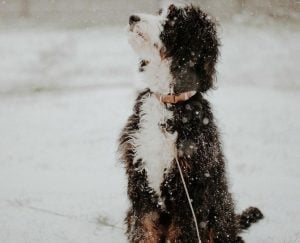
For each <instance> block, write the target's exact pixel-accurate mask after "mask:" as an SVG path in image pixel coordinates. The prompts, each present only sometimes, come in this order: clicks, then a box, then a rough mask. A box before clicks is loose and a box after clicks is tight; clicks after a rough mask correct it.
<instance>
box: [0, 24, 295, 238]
mask: <svg viewBox="0 0 300 243" xmlns="http://www.w3.org/2000/svg"><path fill="white" fill-rule="evenodd" d="M221 40H222V43H223V47H222V50H221V53H222V57H221V59H220V64H219V66H218V70H219V74H218V87H219V88H218V89H217V90H215V91H212V92H210V93H209V94H208V96H207V97H208V99H209V100H210V101H211V102H212V103H213V105H214V110H215V114H216V117H217V120H218V124H219V127H220V129H221V131H222V136H223V141H224V147H225V154H226V156H227V158H228V172H229V177H230V182H231V190H232V192H233V193H234V198H235V200H236V203H237V206H238V210H242V209H244V208H245V207H247V206H249V205H255V206H258V207H259V208H261V209H262V211H263V212H264V214H265V219H264V220H263V221H262V222H260V223H259V224H257V225H255V226H253V227H251V229H250V231H249V232H247V233H245V234H244V238H245V240H246V242H250V243H274V242H275V243H277V242H278V243H288V242H291V243H294V242H300V207H299V201H300V190H299V186H300V165H299V159H300V156H299V144H300V138H299V132H300V114H299V102H300V96H299V93H300V81H299V76H300V71H299V62H300V58H299V57H300V49H299V44H298V43H299V42H300V31H299V29H297V28H296V27H291V28H285V27H284V26H280V25H279V26H275V25H272V27H270V26H267V25H252V26H249V25H244V24H241V23H236V24H234V25H232V24H230V25H229V24H228V25H226V26H224V27H223V28H222V30H221ZM0 53H1V59H0V134H1V139H0V149H1V152H0V243H35V242H45V243H68V242H72V243H82V242H86V243H96V242H97V243H99V242H103V243H106V242H109V243H121V242H126V240H125V237H124V234H123V228H124V225H123V223H122V221H123V218H124V213H125V210H126V208H127V205H128V202H127V199H126V180H125V177H124V170H123V168H122V166H121V165H120V164H119V163H118V161H117V159H116V156H115V151H116V139H117V136H118V134H119V132H120V129H121V127H122V126H123V124H124V122H125V120H126V119H127V116H128V115H129V114H130V112H131V106H132V103H133V99H134V95H135V87H136V83H137V81H135V79H136V78H135V74H134V70H135V68H136V66H135V63H136V61H135V57H134V56H133V54H132V52H131V50H130V48H129V46H128V45H127V42H126V39H125V35H124V33H123V30H122V29H121V28H101V29H96V28H95V29H88V30H79V29H78V30H62V29H61V30H54V29H52V30H50V29H48V30H42V29H24V30H18V31H8V30H6V31H4V30H2V31H1V32H0Z"/></svg>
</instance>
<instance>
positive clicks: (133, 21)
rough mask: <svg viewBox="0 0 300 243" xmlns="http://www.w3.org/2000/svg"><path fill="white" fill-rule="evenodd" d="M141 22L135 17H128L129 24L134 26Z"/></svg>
mask: <svg viewBox="0 0 300 243" xmlns="http://www.w3.org/2000/svg"><path fill="white" fill-rule="evenodd" d="M140 20H141V18H140V17H139V16H137V15H131V16H130V17H129V24H134V23H136V22H139V21H140Z"/></svg>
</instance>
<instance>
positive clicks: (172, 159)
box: [119, 4, 263, 243]
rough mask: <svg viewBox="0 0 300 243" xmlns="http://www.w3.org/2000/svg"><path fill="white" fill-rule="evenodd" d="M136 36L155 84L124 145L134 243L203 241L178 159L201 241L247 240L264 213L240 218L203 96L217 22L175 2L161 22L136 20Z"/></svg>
mask: <svg viewBox="0 0 300 243" xmlns="http://www.w3.org/2000/svg"><path fill="white" fill-rule="evenodd" d="M128 35H129V42H130V44H131V45H132V47H133V49H134V51H135V52H136V53H137V55H138V56H139V57H140V72H141V73H142V74H143V77H144V79H145V81H146V83H147V86H148V88H147V89H146V90H144V91H143V92H141V93H140V94H139V95H138V97H137V99H136V103H135V106H134V110H133V114H132V115H131V116H130V117H129V119H128V121H127V124H126V126H125V128H124V129H123V131H122V134H121V137H120V145H119V152H120V154H121V160H122V161H123V162H124V164H125V166H126V172H127V176H128V196H129V199H130V202H131V207H130V209H129V211H128V214H127V217H126V221H125V222H126V224H127V235H128V240H129V242H131V243H138V242H139V243H140V242H142V243H158V242H171V243H175V242H178V243H180V242H183V243H193V242H199V241H198V239H197V231H196V228H195V224H194V221H193V216H192V212H191V209H190V207H189V202H188V199H187V195H186V192H185V190H184V187H183V181H182V179H181V177H180V173H179V170H178V166H177V164H176V159H177V161H178V162H179V164H180V167H181V169H182V171H183V176H184V180H185V182H186V185H187V188H188V192H189V194H190V197H191V202H192V205H193V208H194V211H195V215H196V218H197V221H198V226H199V227H198V228H199V232H200V236H201V242H202V243H208V242H211V243H212V242H214V243H227V242H228V243H233V242H244V241H243V240H242V238H241V237H240V236H239V233H241V231H242V230H243V229H246V228H248V227H249V226H250V224H251V223H254V222H256V221H258V220H259V219H261V218H262V217H263V215H262V213H261V212H260V210H259V209H257V208H253V207H250V208H249V209H247V210H245V211H244V212H243V213H242V214H241V215H236V214H235V212H234V204H233V200H232V197H231V194H230V193H229V192H228V186H227V179H226V174H225V159H224V156H223V152H222V146H221V144H220V140H219V134H218V129H217V127H216V125H215V122H214V117H213V114H212V111H211V108H210V104H209V102H208V101H207V100H206V99H204V98H203V93H205V92H206V91H207V90H208V89H210V88H211V87H212V86H213V80H214V74H215V65H216V61H217V57H218V46H219V43H218V38H217V35H216V27H215V24H214V23H213V21H212V20H211V19H210V18H209V16H208V15H207V14H205V13H204V12H202V11H201V10H200V9H199V8H197V7H194V6H192V5H184V6H180V5H173V4H172V5H170V6H168V7H167V8H165V9H163V10H161V11H160V12H159V14H158V15H157V16H154V15H147V14H139V15H132V16H131V17H130V19H129V27H128Z"/></svg>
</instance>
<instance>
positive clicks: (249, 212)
mask: <svg viewBox="0 0 300 243" xmlns="http://www.w3.org/2000/svg"><path fill="white" fill-rule="evenodd" d="M263 217H264V215H263V214H262V212H261V211H260V210H259V209H258V208H255V207H249V208H247V209H246V210H245V211H243V212H242V214H240V215H237V222H238V225H239V229H240V231H242V230H245V229H248V228H249V227H250V226H251V224H253V223H256V222H258V221H259V220H261V219H262V218H263Z"/></svg>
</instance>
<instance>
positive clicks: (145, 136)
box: [134, 96, 176, 195]
mask: <svg viewBox="0 0 300 243" xmlns="http://www.w3.org/2000/svg"><path fill="white" fill-rule="evenodd" d="M172 117H173V112H171V111H169V110H167V109H166V108H165V106H164V105H163V104H161V103H160V102H159V101H158V100H157V98H156V97H154V96H149V97H147V98H145V100H144V102H143V104H142V106H141V120H140V129H139V131H138V132H137V134H136V135H135V142H134V143H135V148H136V151H135V158H136V161H137V160H138V159H142V161H143V163H142V166H143V167H144V168H145V170H146V172H147V177H148V182H149V186H150V187H152V188H153V189H154V190H155V191H156V193H157V194H158V195H160V185H161V183H162V181H163V176H164V173H166V172H167V170H168V168H169V167H170V165H171V162H172V161H173V159H174V143H175V142H176V134H170V133H168V132H165V131H163V129H162V127H161V125H160V124H161V123H163V122H164V121H166V120H167V119H172Z"/></svg>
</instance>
